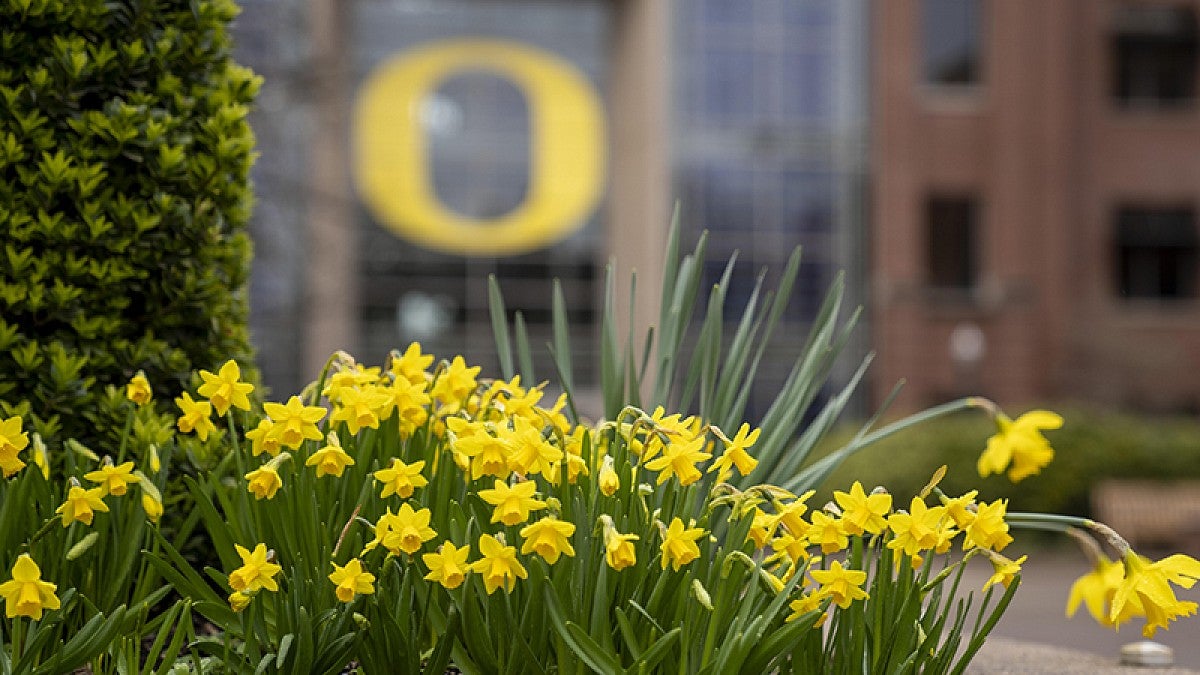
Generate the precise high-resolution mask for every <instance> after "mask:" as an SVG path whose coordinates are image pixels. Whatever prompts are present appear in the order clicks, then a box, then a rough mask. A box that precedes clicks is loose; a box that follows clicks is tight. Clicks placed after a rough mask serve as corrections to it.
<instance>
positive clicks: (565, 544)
mask: <svg viewBox="0 0 1200 675" xmlns="http://www.w3.org/2000/svg"><path fill="white" fill-rule="evenodd" d="M573 534H575V524H574V523H568V522H566V521H563V520H559V519H558V518H555V517H554V516H547V517H545V518H542V519H541V520H539V521H537V522H536V523H533V524H530V525H526V526H525V527H523V528H521V538H522V539H524V540H525V543H524V544H522V545H521V553H522V554H525V555H528V554H529V553H530V552H531V551H532V552H534V553H537V554H538V555H540V556H542V558H543V559H544V560H545V561H546V562H548V563H550V564H551V565H553V564H554V563H556V562H558V557H559V556H560V555H567V556H574V555H575V549H574V547H572V546H571V535H573Z"/></svg>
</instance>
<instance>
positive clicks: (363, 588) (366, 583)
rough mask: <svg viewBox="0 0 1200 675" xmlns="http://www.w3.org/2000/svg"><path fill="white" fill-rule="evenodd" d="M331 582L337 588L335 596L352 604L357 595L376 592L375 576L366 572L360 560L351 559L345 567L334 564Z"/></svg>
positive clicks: (330, 577)
mask: <svg viewBox="0 0 1200 675" xmlns="http://www.w3.org/2000/svg"><path fill="white" fill-rule="evenodd" d="M329 580H330V581H332V582H333V584H334V586H336V587H337V589H336V590H335V594H336V595H337V599H338V600H341V601H342V602H352V601H353V600H354V597H355V596H356V595H370V594H371V593H374V592H375V575H374V574H371V573H370V572H367V571H365V570H364V569H363V567H362V561H361V560H359V559H358V558H351V559H350V560H349V561H348V562H347V563H346V564H345V565H338V564H337V563H333V572H331V573H330V574H329Z"/></svg>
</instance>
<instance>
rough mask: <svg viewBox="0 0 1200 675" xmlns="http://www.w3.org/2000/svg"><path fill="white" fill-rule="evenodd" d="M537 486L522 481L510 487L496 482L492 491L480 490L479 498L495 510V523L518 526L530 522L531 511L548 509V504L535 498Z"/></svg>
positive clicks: (493, 516)
mask: <svg viewBox="0 0 1200 675" xmlns="http://www.w3.org/2000/svg"><path fill="white" fill-rule="evenodd" d="M536 493H537V484H536V483H534V482H533V481H531V480H527V481H521V482H519V483H517V484H516V485H513V486H511V487H510V486H509V485H508V484H507V483H505V482H504V481H502V480H497V481H496V482H495V487H493V488H492V489H490V490H480V491H479V493H478V494H479V497H480V499H482V500H483V501H485V502H487V503H489V504H491V505H492V506H494V507H495V508H494V509H493V510H492V520H491V522H493V523H504V524H505V525H516V524H518V523H523V522H525V521H526V520H529V512H530V511H538V510H540V509H544V508H546V502H544V501H542V500H540V499H538V498H536V497H534V495H535V494H536Z"/></svg>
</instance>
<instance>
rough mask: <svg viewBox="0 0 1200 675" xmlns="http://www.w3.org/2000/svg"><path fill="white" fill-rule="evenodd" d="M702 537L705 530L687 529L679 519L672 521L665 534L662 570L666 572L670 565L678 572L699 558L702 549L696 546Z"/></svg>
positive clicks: (697, 528)
mask: <svg viewBox="0 0 1200 675" xmlns="http://www.w3.org/2000/svg"><path fill="white" fill-rule="evenodd" d="M702 536H704V529H703V528H699V527H687V526H686V525H684V524H683V521H682V520H680V519H679V518H678V517H676V518H673V519H671V524H670V526H668V527H667V528H666V530H665V532H664V533H663V542H662V560H661V563H662V568H663V569H664V570H665V569H667V565H668V564H670V565H671V569H673V570H675V571H676V572H678V571H679V568H680V567H682V566H684V565H686V564H688V563H690V562H692V561H693V560H695V559H696V558H699V557H700V547H699V546H697V545H696V540H697V539H699V538H700V537H702Z"/></svg>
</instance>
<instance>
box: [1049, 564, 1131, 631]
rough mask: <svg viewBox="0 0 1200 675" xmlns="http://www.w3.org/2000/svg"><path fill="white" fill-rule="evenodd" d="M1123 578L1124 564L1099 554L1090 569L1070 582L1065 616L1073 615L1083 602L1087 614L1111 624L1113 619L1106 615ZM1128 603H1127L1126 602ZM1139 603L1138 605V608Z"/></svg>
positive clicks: (1098, 620)
mask: <svg viewBox="0 0 1200 675" xmlns="http://www.w3.org/2000/svg"><path fill="white" fill-rule="evenodd" d="M1124 580H1125V565H1124V564H1122V563H1121V562H1120V561H1119V560H1109V559H1108V558H1106V557H1103V556H1099V557H1098V558H1097V560H1096V564H1095V566H1094V567H1093V568H1092V571H1090V572H1088V573H1087V574H1084V575H1083V576H1081V577H1079V578H1078V579H1076V580H1075V582H1074V583H1072V584H1071V591H1070V592H1069V593H1068V594H1067V609H1066V612H1067V617H1068V618H1070V617H1072V616H1075V612H1076V611H1077V610H1078V609H1079V605H1080V603H1083V604H1084V605H1085V606H1086V607H1087V610H1088V614H1091V615H1092V618H1093V619H1095V620H1096V622H1097V623H1099V624H1101V625H1103V626H1112V625H1113V620H1112V619H1111V618H1110V617H1109V615H1108V608H1109V607H1110V606H1111V604H1112V599H1113V596H1115V595H1116V594H1117V588H1118V587H1119V586H1120V585H1121V582H1122V581H1124ZM1127 604H1129V603H1127ZM1140 607H1141V605H1140V604H1139V605H1138V608H1139V610H1140Z"/></svg>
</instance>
